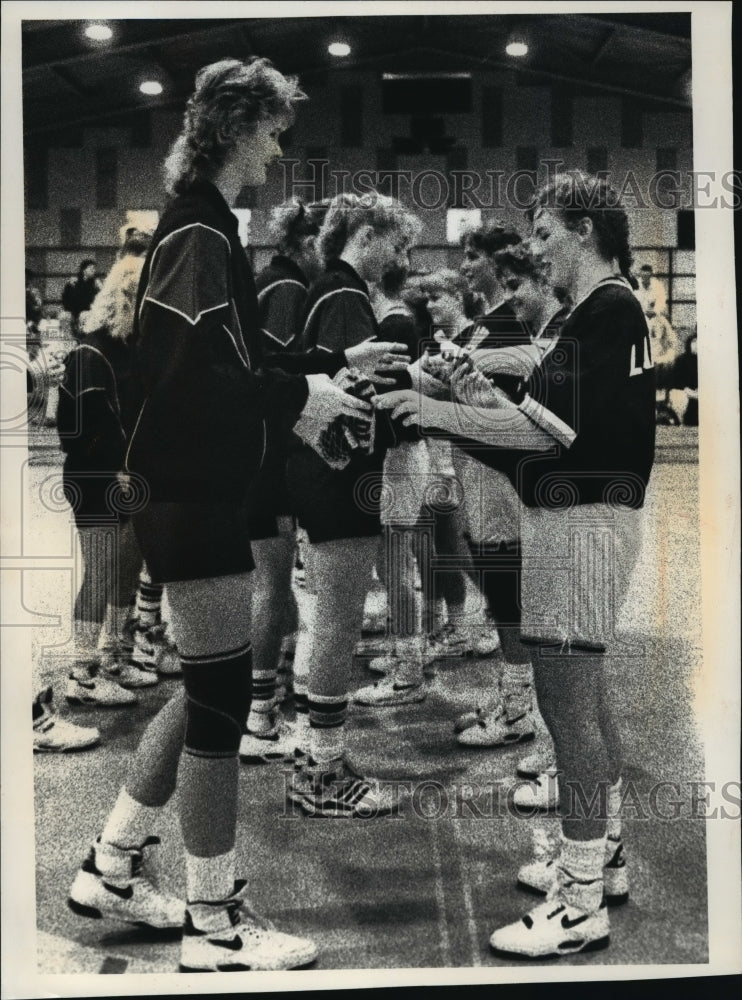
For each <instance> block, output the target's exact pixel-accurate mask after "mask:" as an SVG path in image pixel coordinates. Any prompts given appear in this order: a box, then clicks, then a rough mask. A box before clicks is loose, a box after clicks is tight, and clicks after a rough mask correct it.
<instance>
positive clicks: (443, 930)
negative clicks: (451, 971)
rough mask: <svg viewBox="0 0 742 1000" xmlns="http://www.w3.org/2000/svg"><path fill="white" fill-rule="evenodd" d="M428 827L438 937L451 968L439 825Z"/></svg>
mask: <svg viewBox="0 0 742 1000" xmlns="http://www.w3.org/2000/svg"><path fill="white" fill-rule="evenodd" d="M428 826H429V827H430V829H431V831H432V840H433V843H432V848H433V865H434V866H435V903H436V909H437V911H438V935H439V937H440V942H441V952H442V954H443V965H444V966H445V967H446V968H449V967H450V966H451V965H452V961H451V941H450V939H449V937H448V922H447V920H446V898H445V895H444V892H443V869H442V866H441V851H440V844H439V842H438V824H437V823H436V822H435V821H433V822H432V823H429V824H428Z"/></svg>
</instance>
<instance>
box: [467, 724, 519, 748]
mask: <svg viewBox="0 0 742 1000" xmlns="http://www.w3.org/2000/svg"><path fill="white" fill-rule="evenodd" d="M468 729H471V726H467V729H465V730H463V732H467V730H468ZM535 739H536V734H535V733H523V735H522V736H515V737H514V738H513V739H511V740H500V742H499V743H464V742H463V740H457V741H456V742H457V743H458V744H459V746H462V747H466V749H467V750H507V748H508V747H514V746H517V745H518V744H519V743H530V742H531V741H532V740H535Z"/></svg>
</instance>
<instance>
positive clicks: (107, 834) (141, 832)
mask: <svg viewBox="0 0 742 1000" xmlns="http://www.w3.org/2000/svg"><path fill="white" fill-rule="evenodd" d="M161 815H162V807H161V806H143V805H142V804H141V802H137V800H136V799H133V798H132V797H131V795H129V793H128V792H127V791H126V789H125V788H122V789H121V791H120V792H119V794H118V798H117V799H116V804H115V805H114V807H113V809H112V810H111V813H110V815H109V817H108V819H107V820H106V824H105V826H104V827H103V832H102V833H101V836H100V839H101V841H102V842H103V843H106V844H113V845H114V846H115V847H122V848H132V847H141V846H142V844H143V843H144V841H145V840H146V839H147V837H148V836H149V835H150V834H151V833H152V831H153V830H154V829H155V827H156V825H157V823H158V821H159V818H160V816H161Z"/></svg>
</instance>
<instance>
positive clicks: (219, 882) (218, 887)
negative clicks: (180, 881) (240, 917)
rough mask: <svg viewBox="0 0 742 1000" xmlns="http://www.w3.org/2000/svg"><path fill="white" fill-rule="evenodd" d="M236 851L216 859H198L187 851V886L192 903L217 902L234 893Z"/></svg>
mask: <svg viewBox="0 0 742 1000" xmlns="http://www.w3.org/2000/svg"><path fill="white" fill-rule="evenodd" d="M234 873H235V850H234V848H232V850H231V851H227V853H226V854H218V855H217V856H216V857H214V858H198V857H196V855H195V854H189V853H188V852H187V851H186V885H187V897H188V901H189V903H190V902H196V901H198V902H205V901H207V900H208V901H209V902H216V901H217V900H221V899H227V897H228V896H231V895H232V893H233V892H234Z"/></svg>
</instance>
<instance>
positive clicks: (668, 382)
mask: <svg viewBox="0 0 742 1000" xmlns="http://www.w3.org/2000/svg"><path fill="white" fill-rule="evenodd" d="M635 295H636V297H637V298H638V299H639V302H640V303H641V307H642V309H643V311H644V315H645V316H646V317H647V325H648V326H649V339H650V344H651V350H652V361H653V362H654V367H655V372H656V376H657V419H658V421H660V422H662V423H673V424H674V423H676V418H675V414H674V413H673V412H672V409H671V407H670V404H669V393H670V389H671V388H672V371H673V366H674V364H675V359H676V358H677V356H678V353H679V349H680V345H679V343H678V338H677V334H676V333H675V331H674V330H673V328H672V326H671V324H670V320H669V319H668V317H667V292H666V290H665V285H664V282H662V281H660V280H659V278H655V277H654V272H653V270H652V265H651V264H642V266H641V267H640V268H639V287H638V288H637V289H636V290H635Z"/></svg>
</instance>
